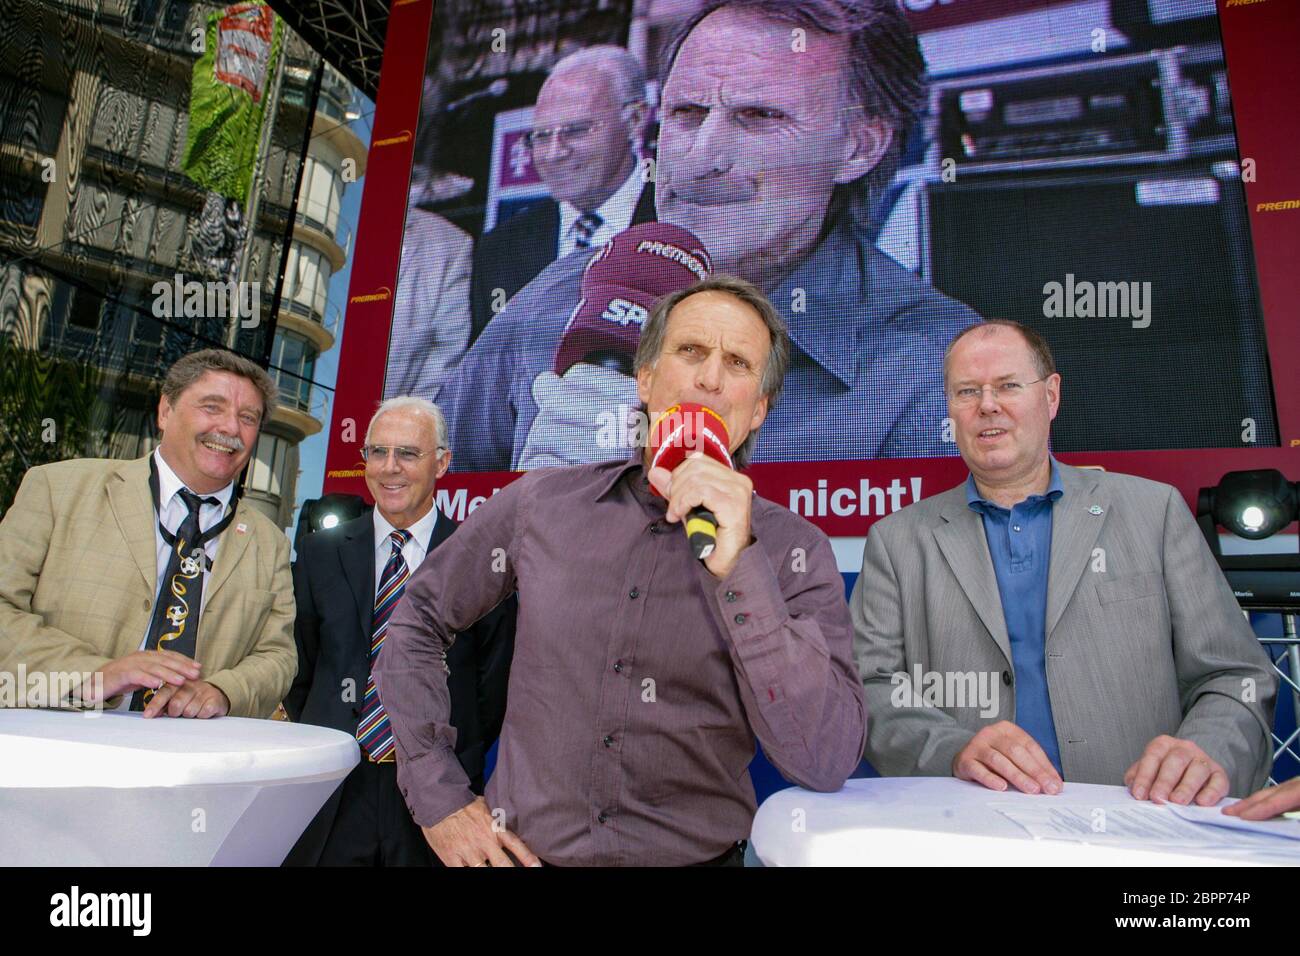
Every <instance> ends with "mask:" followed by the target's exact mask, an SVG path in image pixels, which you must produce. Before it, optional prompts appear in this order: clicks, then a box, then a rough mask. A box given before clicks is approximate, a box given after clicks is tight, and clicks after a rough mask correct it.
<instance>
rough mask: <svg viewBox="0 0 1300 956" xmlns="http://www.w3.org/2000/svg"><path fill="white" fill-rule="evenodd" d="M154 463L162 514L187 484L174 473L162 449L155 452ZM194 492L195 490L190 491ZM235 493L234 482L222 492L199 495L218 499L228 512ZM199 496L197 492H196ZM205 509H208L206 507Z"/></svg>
mask: <svg viewBox="0 0 1300 956" xmlns="http://www.w3.org/2000/svg"><path fill="white" fill-rule="evenodd" d="M153 457H154V461H155V462H156V463H157V464H158V509H159V511H160V512H162V511H166V510H167V506H168V505H170V504H171V502H172V499H173V498H175V497H176V493H177V492H178V491H180V490H181V489H182V488H184V487H185V482H183V481H181V479H180V476H179V475H177V474H176V472H174V471H172V469H171V465H169V464H167V460H166V459H165V458H163V456H162V448H155V449H154V450H153ZM190 490H191V491H194V489H193V488H191V489H190ZM234 492H235V483H234V482H233V481H232V482H231V483H230V484H228V485H226V487H224V488H222V489H221V490H220V491H214V492H212V493H211V494H207V495H199V497H200V498H216V499H217V501H219V502H221V510H222V511H223V512H224V511H225V510H226V505H228V504H230V496H231V495H232V494H234ZM194 493H195V494H198V492H197V491H195V492H194ZM204 507H207V506H206V505H205V506H204Z"/></svg>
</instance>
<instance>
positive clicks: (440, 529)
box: [424, 506, 456, 561]
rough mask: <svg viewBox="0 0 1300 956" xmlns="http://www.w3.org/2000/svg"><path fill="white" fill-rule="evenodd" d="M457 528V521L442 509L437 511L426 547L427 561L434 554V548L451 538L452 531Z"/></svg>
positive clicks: (425, 555)
mask: <svg viewBox="0 0 1300 956" xmlns="http://www.w3.org/2000/svg"><path fill="white" fill-rule="evenodd" d="M435 507H436V506H435ZM455 530H456V522H454V521H452V520H451V519H450V518H448V517H447V516H446V515H445V514H443V513H442V512H441V511H439V512H437V517H436V519H435V520H434V522H433V530H432V531H431V532H429V544H428V547H426V548H425V549H424V557H425V560H426V561H427V560H428V558H429V555H431V554H433V549H434V548H436V547H437V546H438V545H440V544H442V543H443V542H444V541H446V540H447V539H448V538H450V537H451V533H452V532H453V531H455Z"/></svg>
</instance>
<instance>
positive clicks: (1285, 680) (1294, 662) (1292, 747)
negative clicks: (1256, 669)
mask: <svg viewBox="0 0 1300 956" xmlns="http://www.w3.org/2000/svg"><path fill="white" fill-rule="evenodd" d="M1259 642H1260V643H1261V644H1263V645H1264V651H1265V652H1266V653H1267V654H1268V656H1269V660H1270V661H1271V662H1272V664H1273V670H1274V671H1275V672H1276V673H1277V677H1278V681H1279V682H1280V683H1279V684H1278V695H1279V697H1280V696H1281V694H1283V693H1285V692H1286V691H1287V690H1290V691H1291V703H1292V707H1293V710H1292V713H1293V714H1295V715H1296V718H1297V719H1296V726H1295V727H1293V728H1292V729H1291V733H1290V734H1288V735H1287V736H1286V737H1285V738H1282V737H1279V736H1278V734H1277V729H1276V728H1274V729H1272V730H1271V731H1270V732H1269V735H1270V736H1271V737H1272V739H1273V770H1274V771H1275V772H1276V770H1277V762H1278V761H1279V760H1281V759H1282V758H1283V757H1289V758H1290V759H1291V760H1292V761H1293V763H1294V764H1295V765H1296V766H1297V767H1300V637H1298V636H1297V635H1296V625H1295V615H1294V614H1283V615H1282V636H1281V637H1261V638H1260V639H1259ZM1275 777H1276V773H1272V774H1270V775H1269V783H1276V782H1277V781H1276V779H1275Z"/></svg>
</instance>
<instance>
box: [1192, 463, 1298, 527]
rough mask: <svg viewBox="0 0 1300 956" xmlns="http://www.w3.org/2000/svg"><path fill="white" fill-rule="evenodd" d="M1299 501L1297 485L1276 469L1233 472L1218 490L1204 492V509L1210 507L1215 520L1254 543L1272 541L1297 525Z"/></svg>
mask: <svg viewBox="0 0 1300 956" xmlns="http://www.w3.org/2000/svg"><path fill="white" fill-rule="evenodd" d="M1207 494H1208V502H1207V500H1206V497H1205V496H1206V495H1207ZM1296 501H1297V489H1296V485H1295V484H1294V483H1292V482H1289V481H1287V480H1286V478H1284V477H1283V476H1282V473H1281V472H1280V471H1278V470H1277V469H1275V468H1267V469H1263V470H1259V471H1230V472H1228V473H1227V474H1226V475H1224V476H1223V478H1222V479H1220V481H1219V484H1218V485H1217V486H1216V487H1214V488H1209V489H1204V488H1203V489H1201V505H1202V506H1204V505H1205V504H1207V503H1208V505H1209V510H1210V512H1211V513H1212V514H1213V516H1214V520H1215V521H1216V522H1217V523H1219V524H1221V525H1223V526H1224V527H1225V528H1227V529H1228V530H1229V531H1231V532H1232V533H1233V534H1235V535H1237V536H1238V537H1241V538H1249V539H1250V540H1252V541H1260V540H1262V539H1264V538H1270V537H1272V536H1273V535H1275V534H1277V533H1278V532H1279V531H1281V530H1282V529H1283V528H1285V527H1286V526H1287V525H1289V524H1290V523H1291V522H1292V521H1295V520H1296V515H1297V510H1296ZM1197 510H1198V512H1199V511H1200V510H1201V509H1200V508H1198V509H1197Z"/></svg>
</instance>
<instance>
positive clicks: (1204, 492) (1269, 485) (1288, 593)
mask: <svg viewBox="0 0 1300 956" xmlns="http://www.w3.org/2000/svg"><path fill="white" fill-rule="evenodd" d="M1297 518H1300V485H1298V484H1297V483H1295V482H1291V481H1287V480H1286V477H1285V476H1283V474H1282V473H1281V472H1280V471H1278V470H1276V469H1274V468H1267V469H1261V470H1258V471H1230V472H1228V473H1227V474H1226V475H1224V476H1223V478H1222V479H1220V480H1219V483H1218V484H1217V485H1215V486H1214V487H1213V488H1202V489H1201V490H1200V494H1199V495H1197V501H1196V523H1197V524H1198V525H1200V527H1201V531H1202V533H1203V534H1204V535H1205V540H1206V542H1207V543H1208V544H1209V546H1210V551H1211V552H1213V554H1214V558H1215V560H1216V561H1218V562H1219V567H1220V569H1221V570H1222V571H1223V574H1224V577H1226V578H1227V579H1228V583H1229V584H1230V585H1231V586H1232V591H1233V594H1235V595H1236V597H1237V601H1238V603H1240V604H1241V606H1242V607H1243V608H1248V609H1250V610H1256V611H1263V610H1274V611H1282V612H1283V613H1290V612H1292V611H1294V610H1297V609H1300V556H1298V555H1296V554H1260V553H1250V554H1229V555H1225V554H1224V553H1223V549H1222V545H1221V543H1220V541H1219V526H1222V527H1224V528H1226V529H1227V530H1228V531H1230V532H1232V533H1233V534H1234V535H1236V536H1237V537H1239V538H1246V539H1247V540H1250V541H1262V540H1264V539H1265V538H1271V537H1272V536H1273V535H1275V534H1277V533H1278V532H1279V531H1281V530H1282V529H1284V528H1285V527H1287V525H1289V524H1291V522H1293V521H1295V520H1296V519H1297Z"/></svg>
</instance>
